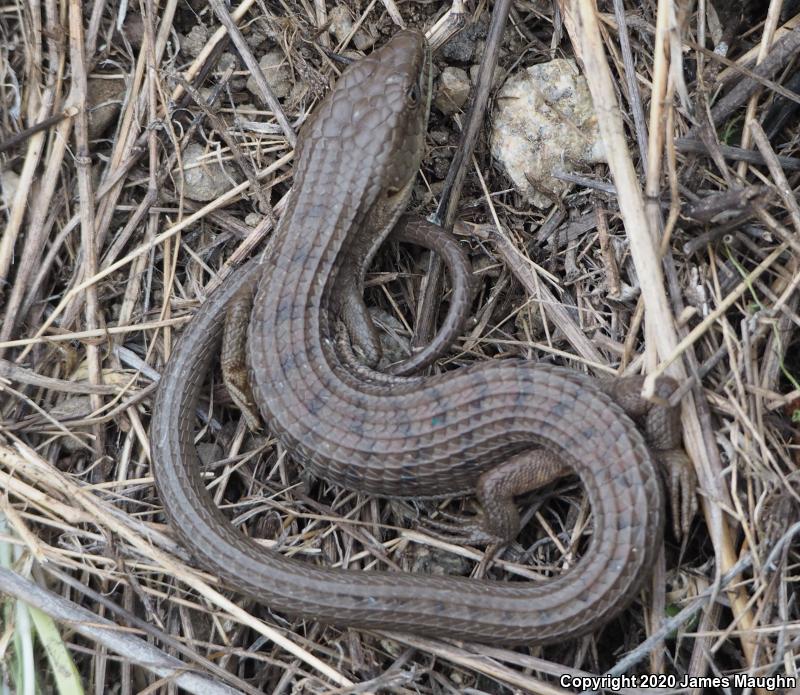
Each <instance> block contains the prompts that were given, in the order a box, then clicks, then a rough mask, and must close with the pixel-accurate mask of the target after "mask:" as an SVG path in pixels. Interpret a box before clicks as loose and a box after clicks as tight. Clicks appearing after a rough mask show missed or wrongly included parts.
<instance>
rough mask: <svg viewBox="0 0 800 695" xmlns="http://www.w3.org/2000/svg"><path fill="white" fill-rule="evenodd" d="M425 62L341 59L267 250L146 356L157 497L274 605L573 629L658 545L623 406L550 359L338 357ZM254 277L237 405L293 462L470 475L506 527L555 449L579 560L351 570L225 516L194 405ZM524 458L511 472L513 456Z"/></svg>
mask: <svg viewBox="0 0 800 695" xmlns="http://www.w3.org/2000/svg"><path fill="white" fill-rule="evenodd" d="M429 61H430V58H429V54H428V50H427V46H426V44H425V41H424V38H422V36H421V35H420V34H418V33H416V32H411V31H402V32H399V33H398V34H396V35H395V36H394V37H393V38H392V39H391V40H390V41H389V42H388V43H387V44H386V45H385V46H383V47H382V48H380V49H378V50H376V51H374V52H373V53H372V54H370V55H369V56H368V57H366V58H364V59H362V60H361V61H359V62H358V63H356V64H354V65H352V66H350V67H349V68H348V69H347V70H346V71H345V72H344V73H343V75H342V77H341V78H340V79H339V81H338V83H337V85H336V87H335V88H334V89H333V90H332V92H331V93H330V94H329V95H328V96H327V97H326V98H325V99H324V101H323V102H322V103H321V104H320V106H319V107H318V108H317V110H316V112H315V113H314V114H313V116H312V117H311V119H310V120H309V122H308V123H306V125H305V126H304V129H303V130H302V132H301V137H300V141H299V145H298V154H297V157H296V162H297V163H296V168H295V180H294V188H293V191H294V192H293V196H292V198H291V202H290V204H289V205H288V206H287V209H286V212H285V213H284V215H283V217H282V219H281V221H280V224H279V225H278V227H277V229H276V231H275V236H274V238H273V245H272V250H271V252H270V254H269V255H268V256H267V257H266V258H265V259H264V260H263V261H262V262H251V263H250V264H248V265H247V266H246V267H245V268H244V269H243V270H241V271H240V272H239V273H237V274H236V275H235V276H233V277H232V278H231V279H230V280H228V281H227V282H226V283H224V284H223V285H222V286H221V287H220V288H219V289H218V290H217V291H216V292H215V293H214V294H213V295H212V296H210V297H209V298H208V299H207V300H206V302H205V303H204V304H203V305H202V306H201V308H200V309H199V310H198V312H197V313H196V315H195V317H194V318H193V321H192V322H191V324H190V325H189V327H188V328H187V329H186V330H185V332H184V334H183V335H182V336H181V338H180V340H179V341H178V342H177V344H176V347H175V349H174V351H173V353H172V355H171V356H170V359H169V362H168V364H167V366H166V368H165V372H164V374H163V376H162V379H161V383H160V386H159V390H158V395H157V399H156V403H155V407H154V412H153V420H152V442H153V470H154V474H155V480H156V484H157V488H158V492H159V494H160V497H161V500H162V502H163V504H164V510H165V512H166V515H167V517H168V519H169V521H170V522H171V525H172V527H173V529H174V530H175V532H176V533H177V535H178V536H179V538H180V540H181V541H182V543H183V544H184V545H185V547H186V548H188V549H189V551H190V552H191V554H192V555H193V556H194V557H195V558H196V560H197V561H198V562H199V563H200V564H201V565H202V566H204V567H205V568H206V569H208V570H210V571H211V572H213V573H214V574H216V575H218V576H219V577H220V578H221V579H222V580H223V582H224V585H225V586H227V587H229V588H232V589H234V590H236V591H238V592H240V593H243V594H245V595H248V596H250V597H253V598H254V599H256V600H258V601H260V602H263V603H265V604H267V605H269V606H270V607H272V608H274V609H276V610H280V611H284V612H286V613H289V614H293V615H297V616H302V617H305V618H309V619H313V620H319V621H322V622H328V623H335V624H340V625H349V626H355V627H363V628H390V629H398V630H404V631H408V632H415V633H423V634H432V635H446V636H451V637H457V638H463V639H468V640H473V641H493V642H496V641H500V642H506V643H513V642H517V643H519V642H527V643H539V642H547V641H553V640H557V639H565V638H569V637H574V636H577V635H580V634H583V633H586V632H588V631H591V630H592V629H593V628H595V627H597V626H598V625H601V624H602V623H604V622H606V621H607V620H608V619H610V618H611V617H613V616H614V615H615V614H616V613H618V612H619V611H620V610H621V608H622V607H623V606H624V605H625V604H626V603H627V602H628V601H629V600H630V599H631V598H632V595H633V594H635V592H636V589H637V587H638V586H639V585H640V582H641V580H642V579H643V577H644V576H645V574H646V572H647V570H648V568H649V566H650V565H651V564H652V561H653V557H654V553H655V552H656V550H657V548H658V547H659V544H660V537H661V531H662V526H663V516H664V514H663V509H662V507H663V503H662V491H661V487H660V482H659V479H658V475H657V471H656V469H655V467H654V454H653V453H651V450H650V449H649V448H648V446H647V444H646V442H645V439H644V437H643V435H642V434H641V433H640V432H639V431H638V430H637V428H636V426H635V425H634V423H633V421H632V420H631V419H630V418H629V417H628V416H627V415H626V414H625V412H624V411H623V410H622V408H621V407H619V406H618V405H617V404H616V403H615V402H614V401H613V400H612V398H611V397H609V396H608V395H607V394H606V393H604V391H603V389H602V388H599V387H598V385H597V382H596V381H594V380H592V379H590V378H589V377H587V376H584V375H582V374H579V373H577V372H575V371H571V370H567V369H564V368H560V367H554V366H547V365H537V364H535V363H532V362H527V361H522V360H511V359H509V360H494V361H487V362H481V363H478V364H475V365H472V366H470V367H465V368H461V369H457V370H453V371H450V372H446V373H444V374H441V375H437V376H433V377H419V376H417V377H408V378H406V377H397V376H386V375H382V374H379V373H378V372H374V371H372V370H371V369H369V368H367V367H364V368H362V369H353V368H352V365H351V364H349V363H348V361H347V360H346V359H344V358H343V357H342V354H341V351H340V350H339V349H338V348H337V341H336V339H335V336H336V321H337V320H338V319H337V315H336V314H337V311H340V310H341V305H342V303H343V301H342V294H341V293H342V292H350V291H351V289H347V288H351V286H352V284H353V277H354V276H355V277H356V280H360V278H358V275H359V273H360V272H361V270H363V267H364V266H365V265H366V263H368V261H369V258H371V256H372V254H373V253H374V250H375V249H376V248H377V247H378V245H379V244H380V243H381V241H382V238H383V237H385V235H386V234H387V233H388V231H389V229H391V226H392V224H393V223H394V221H395V220H396V219H397V217H398V215H399V214H400V212H401V211H402V209H403V208H404V206H405V204H406V201H407V198H408V195H409V191H410V188H411V185H412V183H413V181H414V178H415V176H416V172H417V169H418V167H419V163H420V159H421V156H422V150H423V147H424V137H425V128H426V125H427V109H428V99H429V89H430V79H429ZM376 221H378V222H379V224H378V225H377V227H378V228H379V229H378V231H375V227H376V225H375V222H376ZM354 258H355V260H353V259H354ZM354 269H355V270H354ZM356 284H357V283H356ZM253 287H256V288H257V289H256V297H255V302H254V305H253V309H252V314H251V316H250V323H249V343H248V344H249V361H250V368H251V372H252V379H253V387H254V394H255V400H256V402H257V403H258V406H259V408H260V410H261V413H262V415H263V417H264V420H265V421H266V422H267V423H268V425H269V428H270V431H271V432H272V433H273V434H274V435H275V436H277V437H278V439H279V440H280V441H281V442H282V443H283V445H284V446H285V447H286V448H287V450H288V451H289V452H290V453H291V454H292V456H294V457H295V458H296V459H297V460H298V461H300V462H301V463H302V464H303V465H304V466H305V467H307V468H308V469H310V470H311V472H313V473H314V474H315V475H317V476H320V477H322V478H325V479H326V480H328V481H332V482H334V483H337V484H339V485H342V486H345V487H347V488H349V489H354V490H359V491H362V492H367V493H373V494H376V495H381V496H396V497H417V496H419V497H432V496H442V495H445V494H449V493H456V492H467V491H475V489H476V485H480V490H479V491H478V497H479V500H480V501H481V503H482V505H483V507H484V510H485V511H486V518H487V522H488V523H489V525H490V526H491V523H492V522H491V518H492V517H493V515H496V514H498V513H499V514H500V517H501V520H500V521H497V522H495V525H496V528H497V529H498V535H502V534H503V533H505V532H506V531H507V530H508V529H509V528H510V527H513V526H514V524H515V518H513V517H514V515H515V514H516V512H515V511H514V508H513V504H512V500H511V495H513V494H515V493H518V492H520V491H522V490H525V489H528V488H530V487H534V485H535V482H536V480H538V479H541V477H542V475H545V474H537V473H535V472H534V471H535V470H542V469H547V468H548V466H549V467H550V470H551V472H552V471H553V470H555V469H560V468H563V464H566V465H567V466H568V467H569V468H571V469H572V470H574V471H575V472H576V473H577V474H578V475H579V477H580V479H581V481H582V483H583V485H584V487H585V489H586V493H587V495H588V498H589V500H590V503H591V507H592V512H593V520H594V531H593V537H592V541H591V545H590V547H589V549H588V550H587V552H586V554H585V555H584V557H583V558H582V559H581V560H580V562H579V563H578V564H577V565H576V566H575V567H574V568H573V569H572V570H571V571H569V572H567V573H565V574H563V575H561V576H559V577H557V578H555V579H553V580H552V581H549V582H546V583H542V584H538V583H537V584H533V583H530V582H498V581H489V580H477V579H466V578H455V577H433V576H419V575H411V574H406V573H392V572H367V571H364V572H355V571H346V570H334V569H326V568H322V567H318V566H314V565H312V564H310V563H306V562H302V561H299V560H295V559H291V558H287V557H284V556H283V555H281V554H280V553H278V552H273V551H270V550H266V549H264V548H263V547H262V546H261V545H259V544H257V543H256V542H255V541H254V540H252V539H250V538H248V537H246V536H245V535H243V534H241V533H240V532H239V531H238V530H236V529H235V528H234V526H233V525H232V524H231V523H230V521H229V520H228V519H227V518H226V517H225V516H224V515H223V514H222V513H221V512H220V511H219V510H218V509H217V508H216V506H215V505H214V504H213V502H212V499H211V497H210V495H209V494H208V492H207V491H206V489H205V486H204V484H203V481H202V479H201V476H200V471H199V462H198V459H197V454H196V451H195V447H194V442H193V432H194V419H193V418H194V412H195V407H196V404H197V401H198V399H199V393H200V388H201V385H202V382H203V378H204V376H205V375H206V374H207V373H208V371H209V369H210V364H211V360H212V356H213V354H214V352H215V351H216V350H217V349H218V346H219V343H220V334H221V328H220V325H221V323H222V320H223V318H224V317H225V315H226V313H227V312H228V310H229V306H230V304H231V302H232V301H233V300H234V298H236V297H237V296H240V295H241V294H242V292H243V290H249V289H250V288H253ZM342 287H345V288H346V289H344V290H342V289H341V288H342ZM337 293H339V294H337ZM656 429H658V426H657V427H656ZM659 446H662V448H665V449H668V448H670V447H671V444H670V443H668V442H667V443H662V444H660V445H659ZM524 451H527V453H521V452H524ZM523 455H524V456H529V457H530V463H529V464H528V467H527V468H526V467H525V466H524V465H523V466H521V467H518V466H516V464H517V463H519V462H520V458H521V457H522V456H523ZM509 456H513V458H512V459H511V463H503V462H504V461H506V460H507V459H508V458H509ZM537 466H538V469H537ZM496 471H500V473H496ZM520 471H522V472H520ZM548 475H549V474H548ZM515 476H516V477H515ZM537 476H538V477H537ZM498 480H499V481H500V483H501V484H500V485H497V482H498ZM509 482H510V483H511V485H510V487H509V486H508V485H505V486H504V485H503V484H502V483H509ZM499 488H503V489H505V493H502V491H499V490H498V489H499ZM498 494H505V497H497V496H496V495H498ZM509 509H510V510H511V511H509ZM504 514H505V515H507V518H503V515H504Z"/></svg>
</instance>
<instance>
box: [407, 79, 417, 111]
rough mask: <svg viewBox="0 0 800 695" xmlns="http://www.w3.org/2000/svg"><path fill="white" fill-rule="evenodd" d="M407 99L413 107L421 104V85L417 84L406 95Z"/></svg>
mask: <svg viewBox="0 0 800 695" xmlns="http://www.w3.org/2000/svg"><path fill="white" fill-rule="evenodd" d="M406 98H407V99H408V103H409V104H410V105H411V106H416V105H417V104H418V103H419V83H417V82H415V83H414V84H413V85H412V86H411V89H409V90H408V92H407V93H406Z"/></svg>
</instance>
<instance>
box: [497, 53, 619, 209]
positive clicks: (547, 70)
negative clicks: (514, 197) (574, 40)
mask: <svg viewBox="0 0 800 695" xmlns="http://www.w3.org/2000/svg"><path fill="white" fill-rule="evenodd" d="M491 148H492V155H493V156H494V157H495V158H496V159H497V160H498V161H499V162H500V163H501V164H502V165H503V166H504V167H505V170H506V172H507V173H508V176H509V178H511V180H512V181H513V182H514V185H515V187H516V188H517V190H518V191H520V192H521V193H522V194H524V195H525V196H526V197H527V199H528V200H529V201H530V202H531V203H532V204H533V205H535V206H536V207H540V208H545V207H549V206H550V205H552V200H551V199H550V198H548V197H547V196H546V195H543V194H542V193H539V192H537V191H536V188H535V187H534V186H533V185H531V183H530V182H534V183H535V184H536V186H537V187H539V188H540V189H544V190H547V191H552V192H553V193H554V194H555V195H556V196H558V195H561V194H562V193H563V192H564V191H566V190H567V189H568V188H569V186H570V184H568V183H565V182H563V181H560V180H558V179H555V178H553V177H552V175H551V174H552V171H553V169H556V168H557V169H561V170H562V171H570V170H571V169H572V167H573V164H578V166H579V168H580V165H581V164H584V165H588V164H597V163H598V162H603V161H605V152H604V149H603V143H602V141H601V140H600V134H599V132H598V128H597V118H596V117H595V113H594V105H593V104H592V99H591V96H590V94H589V88H588V86H587V85H586V80H585V79H584V77H583V75H580V74H579V72H578V68H577V66H576V65H575V63H574V61H571V60H561V59H559V60H552V61H550V62H549V63H543V64H541V65H534V66H532V67H530V68H526V69H524V70H521V71H519V72H518V73H516V74H515V75H513V76H511V77H510V78H509V79H508V80H507V81H506V83H505V85H504V86H503V88H502V89H501V90H500V92H499V93H498V95H497V100H496V106H495V109H494V122H493V124H492V136H491Z"/></svg>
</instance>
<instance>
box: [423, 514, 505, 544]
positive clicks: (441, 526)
mask: <svg viewBox="0 0 800 695" xmlns="http://www.w3.org/2000/svg"><path fill="white" fill-rule="evenodd" d="M437 514H438V516H439V517H441V519H446V520H447V521H442V520H441V519H421V520H420V521H418V522H417V529H418V530H420V531H422V532H423V533H426V534H427V535H429V536H431V537H432V538H436V539H437V540H440V541H443V542H445V543H453V544H455V545H492V544H497V543H501V542H502V539H499V538H497V537H496V536H494V535H493V534H491V533H489V532H487V531H486V529H485V527H484V524H483V514H481V513H478V514H475V515H473V516H465V515H460V514H451V513H450V512H445V511H442V510H438V511H437Z"/></svg>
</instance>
